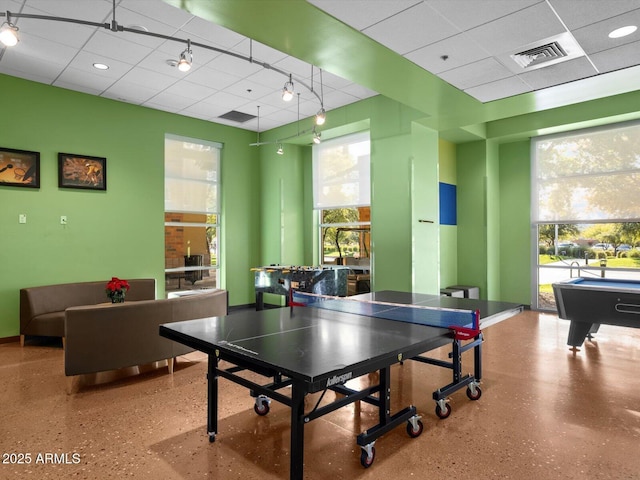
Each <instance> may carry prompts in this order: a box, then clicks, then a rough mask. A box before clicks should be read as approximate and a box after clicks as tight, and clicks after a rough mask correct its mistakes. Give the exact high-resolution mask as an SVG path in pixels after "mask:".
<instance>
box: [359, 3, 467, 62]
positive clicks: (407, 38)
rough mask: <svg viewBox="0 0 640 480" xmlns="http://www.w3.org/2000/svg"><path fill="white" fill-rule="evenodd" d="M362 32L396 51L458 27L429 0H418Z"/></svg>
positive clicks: (404, 50) (438, 37)
mask: <svg viewBox="0 0 640 480" xmlns="http://www.w3.org/2000/svg"><path fill="white" fill-rule="evenodd" d="M362 32H363V33H364V34H366V35H368V36H369V37H371V38H373V39H374V40H376V41H377V42H379V43H381V44H383V45H385V46H387V47H389V48H390V49H392V50H393V51H395V52H398V53H400V54H405V53H408V52H412V51H413V50H416V49H418V48H421V47H423V46H424V45H428V44H430V43H434V42H437V41H439V40H442V39H443V38H447V37H450V36H452V35H455V34H456V33H458V29H456V28H455V27H454V26H453V25H451V24H450V23H449V21H448V20H447V19H446V18H444V17H443V16H441V15H440V14H439V13H438V12H436V11H435V10H433V9H432V8H431V7H429V6H428V5H427V4H426V3H419V4H417V5H414V6H413V7H411V8H408V9H406V10H403V11H402V12H400V13H398V14H396V15H394V16H392V17H390V18H387V19H385V20H383V21H381V22H378V23H376V24H375V25H372V26H371V27H368V28H365V29H364V30H363V31H362Z"/></svg>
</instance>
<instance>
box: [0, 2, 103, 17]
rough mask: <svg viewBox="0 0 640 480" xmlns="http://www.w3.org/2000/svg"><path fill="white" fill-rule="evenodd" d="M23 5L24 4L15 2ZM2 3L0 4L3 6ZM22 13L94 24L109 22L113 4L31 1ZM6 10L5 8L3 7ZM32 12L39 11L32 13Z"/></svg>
mask: <svg viewBox="0 0 640 480" xmlns="http://www.w3.org/2000/svg"><path fill="white" fill-rule="evenodd" d="M14 3H18V4H19V5H22V4H23V3H24V2H22V1H20V2H14ZM1 4H2V2H0V6H1ZM26 4H27V5H26V7H25V8H24V9H23V10H22V13H39V14H45V15H53V16H56V17H66V18H84V19H87V18H90V19H92V21H94V22H104V21H109V20H110V17H111V7H112V2H111V1H109V0H90V1H87V0H85V1H81V2H79V1H77V0H29V1H28V2H26ZM3 9H4V7H3ZM30 10H37V12H35V11H30Z"/></svg>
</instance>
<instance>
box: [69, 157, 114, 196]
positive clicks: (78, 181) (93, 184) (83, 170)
mask: <svg viewBox="0 0 640 480" xmlns="http://www.w3.org/2000/svg"><path fill="white" fill-rule="evenodd" d="M58 187H61V188H81V189H86V190H106V189H107V159H106V158H102V157H90V156H88V155H76V154H73V153H59V154H58Z"/></svg>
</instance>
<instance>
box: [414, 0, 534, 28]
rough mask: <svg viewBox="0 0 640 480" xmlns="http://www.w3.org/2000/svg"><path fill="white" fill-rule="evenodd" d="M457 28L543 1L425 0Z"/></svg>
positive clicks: (482, 21)
mask: <svg viewBox="0 0 640 480" xmlns="http://www.w3.org/2000/svg"><path fill="white" fill-rule="evenodd" d="M425 1H426V3H427V4H428V5H429V6H430V7H431V8H433V9H434V10H436V11H437V12H439V13H440V14H441V15H443V16H445V17H446V18H448V19H449V20H450V22H451V23H452V24H453V25H455V26H456V27H457V28H458V29H459V30H461V31H464V30H470V29H472V28H474V27H478V26H480V25H483V24H485V23H489V22H491V21H493V20H495V19H497V18H501V17H506V16H507V15H510V14H512V13H515V12H517V11H519V10H523V9H525V8H527V7H530V6H532V5H535V4H537V3H544V1H542V0H508V1H505V0H482V1H478V0H453V1H452V0H425Z"/></svg>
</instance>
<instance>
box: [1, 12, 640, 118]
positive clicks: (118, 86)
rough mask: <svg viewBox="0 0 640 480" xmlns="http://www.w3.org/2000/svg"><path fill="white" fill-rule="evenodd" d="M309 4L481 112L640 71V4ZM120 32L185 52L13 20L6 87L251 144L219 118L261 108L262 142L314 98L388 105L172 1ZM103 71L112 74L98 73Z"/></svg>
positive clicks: (85, 29) (97, 30) (105, 16)
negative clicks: (616, 33) (561, 45)
mask: <svg viewBox="0 0 640 480" xmlns="http://www.w3.org/2000/svg"><path fill="white" fill-rule="evenodd" d="M307 1H308V3H309V4H311V5H313V7H315V8H317V9H320V10H323V11H324V12H326V14H327V15H330V16H332V17H334V18H335V19H337V20H338V21H340V22H343V23H345V24H346V25H348V26H350V27H351V28H353V29H354V30H356V31H359V32H361V33H362V34H363V35H366V36H369V37H370V38H372V39H373V40H375V41H376V42H378V43H380V44H382V45H384V46H386V47H387V48H389V49H391V50H392V51H394V52H396V53H397V54H398V55H401V56H403V57H405V58H406V59H407V60H409V61H411V62H413V63H414V64H416V65H417V66H419V67H420V68H422V69H424V70H426V71H427V72H430V73H431V74H433V75H435V76H438V77H439V78H440V79H442V80H443V81H445V82H447V83H449V84H451V85H453V86H454V87H456V88H458V89H460V90H463V91H465V92H466V93H467V94H469V95H471V96H472V97H474V98H475V99H477V100H478V101H480V102H490V101H495V100H500V99H502V98H506V97H509V96H513V95H519V94H521V93H526V92H530V91H538V90H544V89H548V88H550V87H556V88H557V87H558V86H562V85H565V84H566V83H568V82H574V81H579V80H581V79H585V78H589V77H593V76H597V75H603V74H610V73H613V72H616V71H620V70H622V69H630V68H633V67H634V66H637V65H640V53H639V52H640V32H636V33H634V34H632V35H630V36H628V37H624V38H620V39H610V38H609V37H608V33H609V32H610V31H611V30H613V29H614V28H617V27H620V26H624V25H627V24H636V25H637V24H639V23H640V2H639V1H638V0H508V1H507V0H482V1H478V0H375V1H371V0H307ZM8 11H11V12H13V13H14V14H15V13H28V14H38V15H53V16H58V17H68V18H78V19H82V20H89V21H92V22H99V23H110V22H111V20H112V18H113V17H114V12H113V11H112V0H83V1H81V2H80V1H78V0H0V13H4V12H8ZM115 18H116V21H117V22H118V23H119V24H120V25H122V26H125V27H127V28H146V29H148V30H149V31H151V32H155V33H159V34H162V35H166V36H171V37H174V38H176V39H178V40H179V41H176V40H168V39H164V38H157V37H153V36H149V35H141V34H135V33H129V32H112V31H110V30H107V29H104V28H101V27H93V26H86V25H79V24H72V23H61V22H56V21H49V20H36V19H30V18H13V19H12V20H13V21H14V23H15V24H16V25H17V26H18V27H19V28H20V30H19V35H20V43H19V45H18V46H17V47H13V48H12V49H11V48H3V49H0V73H5V74H8V75H13V76H17V77H21V78H26V79H29V80H33V81H37V82H41V83H46V84H50V85H54V86H58V87H62V88H68V89H72V90H78V91H81V92H84V93H89V94H94V95H101V96H104V97H106V98H112V99H116V100H119V101H127V102H131V103H134V104H137V105H145V106H148V107H150V108H158V109H160V110H163V111H169V112H173V113H179V114H181V115H188V116H194V117H196V118H203V119H207V120H211V121H216V122H219V123H224V124H228V125H233V126H236V127H239V128H244V129H249V130H256V129H258V121H257V119H254V120H249V121H247V122H244V123H237V122H233V121H228V120H221V119H218V118H217V117H218V116H219V115H221V114H223V113H226V112H228V111H230V110H237V111H241V112H243V113H248V114H251V115H255V114H256V113H257V107H258V105H261V106H262V107H263V108H261V113H260V116H261V118H260V122H259V123H260V125H259V128H260V130H265V129H268V128H274V127H277V126H280V125H283V124H284V123H289V122H295V121H296V120H298V119H299V118H300V116H302V117H303V118H306V117H309V116H312V115H314V114H315V113H316V112H317V111H318V109H319V108H320V101H319V100H318V98H317V97H316V94H317V96H319V97H320V98H321V99H322V100H323V104H324V107H325V109H326V110H328V111H329V110H331V109H335V108H338V107H341V106H343V105H347V104H350V103H353V102H356V101H358V100H361V99H364V98H369V97H371V96H374V95H377V92H375V91H373V90H370V89H368V88H366V87H363V86H361V85H358V84H356V83H353V82H352V81H350V80H348V79H345V78H341V77H339V76H336V75H333V74H331V73H330V72H327V71H323V72H322V82H320V75H319V73H320V71H319V69H318V68H317V67H312V66H311V65H310V64H309V63H306V62H304V61H301V60H299V59H296V58H294V57H291V56H289V55H287V54H285V53H283V52H280V51H278V50H276V49H273V48H271V47H269V46H267V45H264V44H262V43H260V42H256V41H253V40H251V39H249V38H247V37H245V36H243V35H240V34H238V33H236V32H233V31H231V30H229V29H227V28H224V27H222V26H219V25H215V24H213V23H211V22H209V21H206V20H204V19H202V18H199V17H196V16H194V15H192V14H190V13H188V12H186V11H184V10H180V9H177V8H174V7H172V6H171V5H169V4H167V3H165V2H163V1H162V0H116V11H115ZM1 20H2V21H4V20H5V19H4V18H2V19H1ZM558 34H563V35H565V36H566V35H569V36H570V37H571V38H575V40H576V41H577V43H578V44H579V46H580V47H581V48H582V50H584V54H582V52H581V53H580V55H581V56H579V57H577V58H571V59H569V60H566V61H560V62H559V63H555V64H551V62H549V65H548V66H544V67H540V66H539V65H536V67H535V69H532V68H530V67H526V68H522V69H521V71H520V70H518V69H519V68H521V67H517V66H516V67H514V64H513V63H512V61H511V55H513V53H514V52H519V51H521V50H519V49H520V48H524V47H528V46H530V45H536V44H537V42H541V41H543V40H545V39H549V38H551V37H553V36H555V35H558ZM186 39H189V40H191V41H192V42H194V43H196V45H192V51H193V65H192V68H191V70H190V71H189V72H186V73H183V72H180V71H179V70H178V69H177V68H176V67H175V66H172V65H169V63H171V61H173V62H175V61H177V59H178V57H179V55H180V53H181V52H182V51H183V50H184V49H185V48H186V42H185V40H186ZM200 43H201V44H204V45H207V46H210V47H214V48H216V49H220V50H225V51H230V52H234V53H235V54H238V55H240V56H242V57H245V58H249V57H251V58H252V59H254V60H255V62H254V63H250V62H249V61H246V60H244V59H242V58H240V59H239V58H235V57H232V56H229V55H225V54H224V53H221V52H219V51H215V50H212V49H208V48H204V47H200V46H198V45H197V44H200ZM94 62H101V63H105V64H108V65H109V67H110V68H109V70H106V71H98V70H96V69H95V68H94V67H93V63H94ZM168 62H169V63H168ZM261 62H263V63H265V64H267V65H268V66H269V67H270V68H263V66H262V65H261V64H260V63H261ZM281 72H284V73H285V74H284V75H283V73H281ZM289 73H291V74H292V75H293V77H294V84H295V91H296V93H300V96H299V97H297V98H296V99H294V101H293V102H290V103H284V102H283V101H282V100H281V98H280V94H281V91H282V88H283V86H284V83H285V82H286V81H287V80H288V78H287V74H289ZM305 85H306V86H305ZM307 87H309V88H313V89H314V91H315V94H314V93H313V92H310V91H309V90H308V88H307ZM298 99H299V101H300V102H299V104H298V101H297V100H298Z"/></svg>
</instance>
